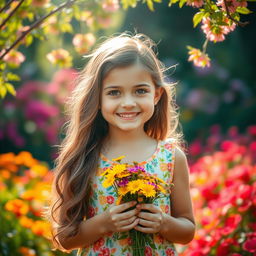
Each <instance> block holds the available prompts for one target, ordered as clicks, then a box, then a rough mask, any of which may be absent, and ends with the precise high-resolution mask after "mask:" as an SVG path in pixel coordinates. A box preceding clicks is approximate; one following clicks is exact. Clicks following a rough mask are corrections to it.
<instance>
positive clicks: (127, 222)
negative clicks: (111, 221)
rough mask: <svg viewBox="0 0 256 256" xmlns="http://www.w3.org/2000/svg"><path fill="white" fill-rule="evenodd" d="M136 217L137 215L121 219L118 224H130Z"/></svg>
mask: <svg viewBox="0 0 256 256" xmlns="http://www.w3.org/2000/svg"><path fill="white" fill-rule="evenodd" d="M136 219H137V216H133V217H132V218H129V219H127V220H122V221H120V222H119V226H120V227H123V226H127V225H130V224H132V223H133V222H134V221H135V220H136Z"/></svg>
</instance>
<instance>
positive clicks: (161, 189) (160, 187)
mask: <svg viewBox="0 0 256 256" xmlns="http://www.w3.org/2000/svg"><path fill="white" fill-rule="evenodd" d="M157 188H158V189H159V190H160V192H161V193H163V194H166V190H165V189H164V188H163V187H162V186H160V185H158V186H157Z"/></svg>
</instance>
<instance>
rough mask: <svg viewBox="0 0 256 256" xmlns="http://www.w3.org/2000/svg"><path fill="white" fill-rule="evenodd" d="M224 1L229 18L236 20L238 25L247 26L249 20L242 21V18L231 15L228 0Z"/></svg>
mask: <svg viewBox="0 0 256 256" xmlns="http://www.w3.org/2000/svg"><path fill="white" fill-rule="evenodd" d="M223 1H224V4H225V9H226V12H227V16H228V18H229V19H230V20H232V21H234V22H235V23H236V24H237V25H239V26H241V27H244V26H246V25H248V24H249V22H248V21H245V22H242V21H240V20H236V19H234V18H233V17H232V16H231V14H230V12H229V8H228V3H227V0H223Z"/></svg>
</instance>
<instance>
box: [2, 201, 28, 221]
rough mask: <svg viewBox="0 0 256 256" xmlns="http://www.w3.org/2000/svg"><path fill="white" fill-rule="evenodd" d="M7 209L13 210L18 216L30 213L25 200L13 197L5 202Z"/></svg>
mask: <svg viewBox="0 0 256 256" xmlns="http://www.w3.org/2000/svg"><path fill="white" fill-rule="evenodd" d="M5 209H6V210H7V211H10V212H13V213H14V214H15V215H16V216H17V217H20V216H21V215H26V214H27V213H28V210H29V207H28V205H27V204H26V203H25V202H24V201H23V200H20V199H13V200H10V201H8V202H7V203H6V204H5Z"/></svg>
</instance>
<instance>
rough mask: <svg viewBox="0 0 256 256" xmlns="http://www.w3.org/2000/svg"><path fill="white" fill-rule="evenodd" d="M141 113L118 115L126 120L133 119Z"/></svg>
mask: <svg viewBox="0 0 256 256" xmlns="http://www.w3.org/2000/svg"><path fill="white" fill-rule="evenodd" d="M139 114H140V112H129V113H117V115H118V116H119V117H121V118H122V119H124V120H132V119H134V118H135V117H136V116H138V115H139Z"/></svg>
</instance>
